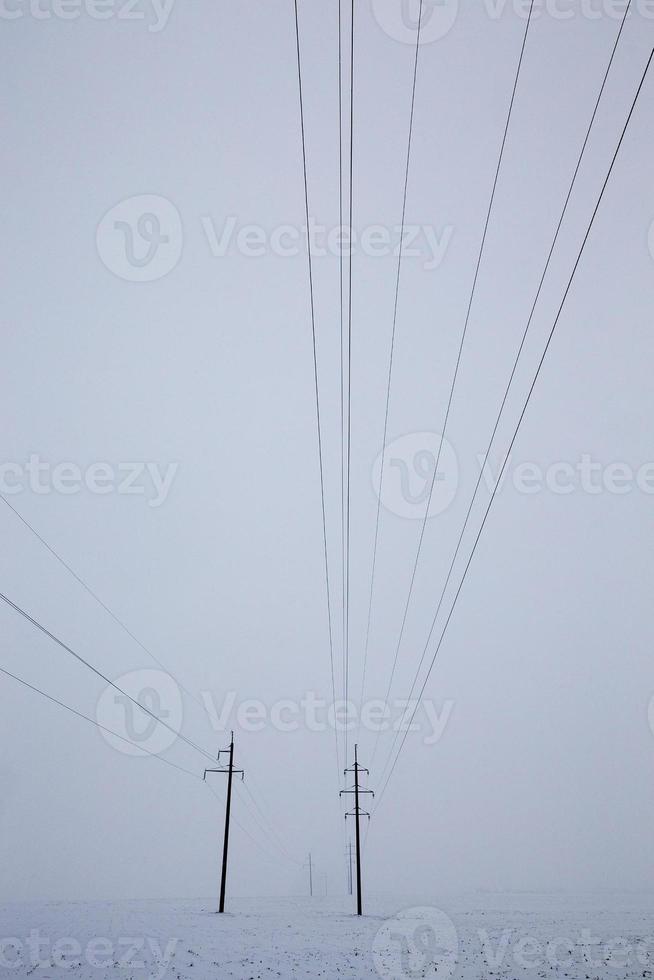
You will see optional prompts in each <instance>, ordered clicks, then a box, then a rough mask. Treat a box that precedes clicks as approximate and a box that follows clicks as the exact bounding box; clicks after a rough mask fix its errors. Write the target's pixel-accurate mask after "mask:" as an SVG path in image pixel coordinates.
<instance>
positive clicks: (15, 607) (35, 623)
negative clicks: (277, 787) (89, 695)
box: [0, 592, 214, 762]
mask: <svg viewBox="0 0 654 980" xmlns="http://www.w3.org/2000/svg"><path fill="white" fill-rule="evenodd" d="M0 599H2V601H3V602H4V603H6V604H7V605H8V606H9V607H10V608H11V609H13V610H14V612H17V613H18V614H19V615H20V616H22V617H23V619H26V620H27V622H28V623H31V625H32V626H34V627H35V628H36V629H38V630H40V631H41V633H43V634H44V635H45V636H47V637H48V639H50V640H52V641H53V642H54V643H56V644H57V645H58V646H59V647H61V649H62V650H65V651H66V653H69V654H70V655H71V656H72V657H74V658H75V660H77V661H79V663H81V664H83V665H84V666H85V667H87V668H88V669H89V670H91V671H92V672H93V673H94V674H96V676H97V677H100V678H101V679H102V680H103V681H104V682H105V683H106V684H108V685H109V686H110V687H113V688H114V690H116V691H118V693H119V694H122V696H123V697H125V698H127V699H128V701H131V702H132V704H134V705H135V706H136V707H137V708H140V709H141V711H143V712H145V714H146V715H149V716H150V717H151V718H154V720H155V721H157V722H159V724H160V725H163V726H164V728H167V729H168V731H170V732H172V733H173V735H175V736H176V737H178V738H181V740H182V741H183V742H186V744H187V745H189V746H190V747H191V748H193V749H196V751H198V752H200V753H201V754H202V755H204V756H206V758H207V759H211V761H212V762H213V761H214V757H213V756H212V755H211V753H210V752H206V751H205V749H203V748H202V746H200V745H197V743H196V742H193V741H192V740H191V739H189V738H187V737H186V736H185V735H182V733H181V732H178V731H177V730H176V729H175V728H173V727H172V725H169V724H168V722H167V721H164V719H163V718H159V717H158V716H157V715H155V713H154V712H153V711H150V709H149V708H146V707H145V705H143V704H141V703H140V702H139V701H136V700H135V699H134V698H133V697H132V696H131V695H130V694H128V693H127V692H126V691H124V690H123V689H122V688H121V687H119V686H118V685H117V684H115V683H114V682H113V681H111V680H109V678H108V677H107V676H106V675H105V674H103V673H102V671H100V670H98V669H97V667H94V666H93V664H91V663H89V661H88V660H85V659H84V657H82V656H81V655H80V654H79V653H76V652H75V651H74V650H73V648H72V647H69V646H68V644H66V643H64V641H63V640H60V639H59V637H57V636H55V635H54V633H51V632H50V630H49V629H47V628H46V627H45V626H43V625H42V624H41V623H39V622H38V620H36V619H34V618H33V617H32V616H30V614H29V613H28V612H26V611H25V610H24V609H21V607H20V606H18V605H17V604H16V603H15V602H12V600H11V599H9V598H8V596H6V595H4V593H2V592H0Z"/></svg>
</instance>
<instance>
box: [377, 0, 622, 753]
mask: <svg viewBox="0 0 654 980" xmlns="http://www.w3.org/2000/svg"><path fill="white" fill-rule="evenodd" d="M631 2H632V0H629V2H628V4H627V6H626V8H625V12H624V16H623V18H622V21H621V23H620V29H619V31H618V35H617V37H616V40H615V43H614V45H613V48H612V51H611V57H610V59H609V63H608V65H607V68H606V71H605V73H604V77H603V79H602V84H601V87H600V90H599V94H598V96H597V100H596V102H595V106H594V109H593V113H592V116H591V119H590V123H589V125H588V129H587V131H586V136H585V139H584V142H583V145H582V147H581V151H580V153H579V158H578V160H577V164H576V167H575V170H574V173H573V176H572V181H571V183H570V187H569V189H568V193H567V196H566V198H565V202H564V204H563V209H562V211H561V217H560V218H559V222H558V225H557V227H556V231H555V234H554V238H553V240H552V245H551V247H550V250H549V253H548V256H547V260H546V262H545V268H544V270H543V274H542V276H541V278H540V282H539V284H538V290H537V292H536V296H535V299H534V302H533V304H532V307H531V310H530V313H529V318H528V320H527V325H526V327H525V330H524V333H523V335H522V339H521V341H520V346H519V347H518V351H517V354H516V356H515V360H514V362H513V367H512V369H511V374H510V376H509V380H508V382H507V385H506V388H505V390H504V396H503V398H502V402H501V405H500V408H499V411H498V413H497V417H496V419H495V425H494V427H493V431H492V434H491V437H490V439H489V442H488V447H487V449H486V453H485V454H484V459H483V463H482V465H481V466H480V468H479V476H478V477H477V483H476V486H475V489H474V492H473V495H472V499H471V501H470V505H469V507H468V511H467V513H466V516H465V520H464V522H463V527H462V529H461V533H460V535H459V539H458V541H457V545H456V548H455V551H454V556H453V558H452V561H451V563H450V566H449V570H448V573H447V577H446V579H445V584H444V585H443V589H442V591H441V594H440V599H439V601H438V605H437V607H436V612H435V614H434V618H433V621H432V625H431V629H430V631H429V636H428V637H427V642H426V643H425V646H424V649H423V652H422V657H421V659H420V663H419V664H418V669H417V671H416V674H415V677H414V679H413V684H412V686H411V692H410V694H409V697H408V699H407V700H408V702H410V701H411V698H412V697H413V693H414V690H415V685H416V683H417V681H418V677H419V676H420V671H421V670H422V665H423V663H424V660H425V657H426V656H427V651H428V649H429V642H430V640H431V637H432V633H433V631H434V629H435V626H436V621H437V619H438V616H439V614H440V611H441V607H442V605H443V601H444V599H445V594H446V592H447V587H448V585H449V583H450V579H451V577H452V572H453V570H454V566H455V564H456V560H457V558H458V555H459V551H460V549H461V544H462V542H463V538H464V536H465V532H466V530H467V527H468V522H469V520H470V516H471V514H472V510H473V507H474V504H475V501H476V499H477V494H478V492H479V488H480V486H481V480H482V477H483V474H484V470H485V466H486V461H487V460H488V457H489V455H490V452H491V449H492V447H493V443H494V441H495V436H496V435H497V431H498V429H499V425H500V421H501V418H502V415H503V413H504V408H505V406H506V402H507V400H508V396H509V392H510V390H511V387H512V385H513V380H514V378H515V375H516V372H517V369H518V363H519V361H520V358H521V356H522V352H523V349H524V346H525V343H526V340H527V336H528V334H529V330H530V329H531V324H532V322H533V319H534V314H535V312H536V308H537V306H538V301H539V299H540V296H541V293H542V291H543V286H544V284H545V279H546V278H547V273H548V271H549V267H550V264H551V261H552V256H553V255H554V250H555V248H556V244H557V242H558V239H559V234H560V232H561V228H562V226H563V221H564V219H565V215H566V213H567V210H568V205H569V203H570V200H571V198H572V193H573V191H574V188H575V185H576V182H577V177H578V175H579V171H580V169H581V164H582V162H583V159H584V156H585V153H586V148H587V146H588V142H589V140H590V135H591V132H592V129H593V126H594V124H595V119H596V117H597V113H598V111H599V107H600V103H601V101H602V96H603V94H604V90H605V88H606V83H607V81H608V78H609V74H610V72H611V68H612V66H613V62H614V60H615V55H616V52H617V49H618V45H619V43H620V38H621V37H622V32H623V30H624V27H625V24H626V21H627V17H628V14H629V10H630V7H631ZM398 738H399V732H396V733H395V737H394V739H393V743H392V745H391V750H390V752H389V755H388V758H387V761H386V765H385V766H384V770H383V772H385V770H386V768H387V766H388V764H389V763H390V761H391V759H392V757H393V752H394V750H395V746H396V745H397V740H398Z"/></svg>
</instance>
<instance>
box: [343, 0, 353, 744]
mask: <svg viewBox="0 0 654 980" xmlns="http://www.w3.org/2000/svg"><path fill="white" fill-rule="evenodd" d="M349 187H350V195H349V230H350V248H349V249H348V297H347V300H348V310H347V480H346V496H347V514H346V535H345V536H346V585H345V599H346V602H345V678H344V682H345V705H346V710H347V704H348V699H349V687H350V510H351V494H350V483H351V470H352V251H353V249H352V242H351V238H352V223H353V215H354V0H352V3H351V18H350V157H349ZM344 740H345V759H346V761H347V751H348V750H347V741H348V739H347V725H346V726H345V732H344Z"/></svg>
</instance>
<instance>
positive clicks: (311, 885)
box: [304, 851, 313, 898]
mask: <svg viewBox="0 0 654 980" xmlns="http://www.w3.org/2000/svg"><path fill="white" fill-rule="evenodd" d="M304 867H305V868H306V867H308V868H309V895H310V896H311V898H313V866H312V864H311V851H309V864H308V865H306V864H305V865H304Z"/></svg>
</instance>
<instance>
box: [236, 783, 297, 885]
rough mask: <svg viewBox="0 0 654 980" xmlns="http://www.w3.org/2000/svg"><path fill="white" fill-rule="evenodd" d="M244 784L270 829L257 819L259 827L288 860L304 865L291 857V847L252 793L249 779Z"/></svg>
mask: <svg viewBox="0 0 654 980" xmlns="http://www.w3.org/2000/svg"><path fill="white" fill-rule="evenodd" d="M249 778H250V777H249V776H248V779H249ZM242 786H243V789H244V790H245V792H246V793H247V794H248V796H249V797H250V799H251V800H252V802H253V803H254V806H255V807H256V810H257V812H258V814H259V815H260V816H261V818H262V820H263V821H264V822H265V823H266V825H267V828H268V829H267V830H266V828H265V827H263V826H262V825H261V824H260V823H259V821H258V820H257V821H256V822H257V823H259V827H261V830H262V831H263V832H264V834H267V836H268V838H269V839H270V842H271V843H273V844H274V845H275V846H276V847H277V849H278V850H279V851H281V852H282V853H283V854H284V855H285V856H286V858H287V860H289V861H292V862H293V864H297V865H298V867H302V864H301V862H300V861H296V860H295V858H294V857H291V854H290V852H289V849H288V848H287V847H286V845H285V844H284V841H283V840H282V838H281V837H280V835H279V834H278V833H277V831H276V830H275V828H274V827H273V825H272V822H271V820H270V817H268V816H267V815H266V813H265V812H264V810H263V809H262V807H261V806H260V805H259V803H258V801H257V799H256V797H255V796H254V794H253V793H252V790H251V789H250V787H249V786H248V783H247V780H246V781H245V782H244V783H243V784H242ZM244 802H245V801H244ZM250 812H251V813H252V816H253V817H254V813H253V812H252V811H250ZM255 819H256V818H255Z"/></svg>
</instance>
